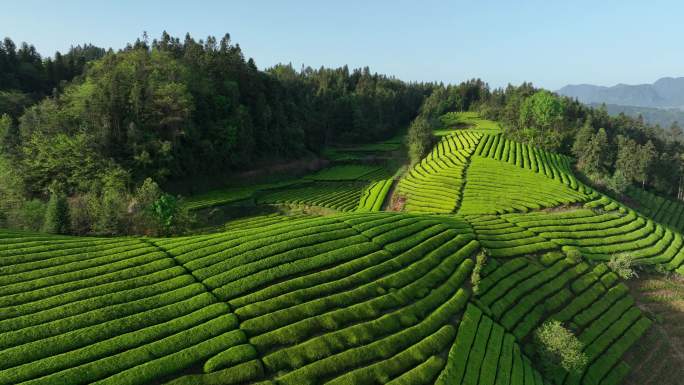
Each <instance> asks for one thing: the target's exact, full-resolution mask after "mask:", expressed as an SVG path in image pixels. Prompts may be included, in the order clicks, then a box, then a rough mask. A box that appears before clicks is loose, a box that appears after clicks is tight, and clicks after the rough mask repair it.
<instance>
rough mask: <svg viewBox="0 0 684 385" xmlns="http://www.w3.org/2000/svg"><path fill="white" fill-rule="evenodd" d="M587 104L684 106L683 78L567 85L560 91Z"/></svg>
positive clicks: (654, 106) (559, 91)
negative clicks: (629, 83)
mask: <svg viewBox="0 0 684 385" xmlns="http://www.w3.org/2000/svg"><path fill="white" fill-rule="evenodd" d="M557 92H558V93H559V94H561V95H565V96H570V97H573V98H577V99H578V100H579V101H580V102H582V103H586V104H592V103H599V104H600V103H606V104H616V105H622V106H635V107H652V108H684V77H680V78H662V79H659V80H658V81H656V82H655V83H653V84H638V85H628V84H618V85H616V86H612V87H603V86H595V85H591V84H579V85H568V86H565V87H563V88H561V89H560V90H558V91H557Z"/></svg>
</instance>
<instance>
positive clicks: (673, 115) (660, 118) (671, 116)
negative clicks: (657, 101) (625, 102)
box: [589, 103, 684, 128]
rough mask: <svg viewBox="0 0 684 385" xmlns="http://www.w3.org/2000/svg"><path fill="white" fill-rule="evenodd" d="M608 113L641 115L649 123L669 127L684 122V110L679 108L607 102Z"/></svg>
mask: <svg viewBox="0 0 684 385" xmlns="http://www.w3.org/2000/svg"><path fill="white" fill-rule="evenodd" d="M589 105H590V106H592V107H596V108H600V107H601V105H602V103H591V104H589ZM605 106H606V110H607V111H608V114H610V115H612V116H617V115H619V114H620V113H623V114H625V115H627V116H631V117H633V118H637V117H639V115H641V116H642V117H643V118H644V121H645V122H647V123H649V124H657V125H659V126H660V127H663V128H668V127H670V126H671V125H672V123H674V122H678V123H679V124H680V125H681V124H682V123H684V110H683V109H679V108H654V107H636V106H621V105H617V104H605Z"/></svg>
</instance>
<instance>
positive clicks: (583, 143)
mask: <svg viewBox="0 0 684 385" xmlns="http://www.w3.org/2000/svg"><path fill="white" fill-rule="evenodd" d="M592 136H594V127H592V125H591V119H587V121H586V122H584V125H583V126H582V128H580V130H579V131H578V132H577V135H576V136H575V142H574V143H573V145H572V154H573V155H575V157H576V158H577V159H581V158H582V157H583V156H584V153H585V152H586V151H587V150H588V147H589V142H591V138H592Z"/></svg>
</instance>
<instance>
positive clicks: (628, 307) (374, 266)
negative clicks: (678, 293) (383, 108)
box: [0, 117, 684, 385]
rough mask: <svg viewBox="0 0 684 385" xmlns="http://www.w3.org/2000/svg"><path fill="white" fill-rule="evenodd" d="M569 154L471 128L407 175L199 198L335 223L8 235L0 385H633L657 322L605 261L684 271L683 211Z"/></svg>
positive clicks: (318, 178) (354, 173)
mask: <svg viewBox="0 0 684 385" xmlns="http://www.w3.org/2000/svg"><path fill="white" fill-rule="evenodd" d="M470 119H475V117H470ZM392 148H395V147H392ZM364 150H367V151H371V150H372V148H366V149H364ZM572 162H573V161H572V159H570V158H567V157H564V156H560V155H557V154H554V153H549V152H546V151H541V150H538V149H535V148H533V147H530V146H527V145H523V144H521V143H517V142H514V141H511V140H508V139H506V138H504V136H503V135H502V134H500V133H498V132H497V131H496V130H495V129H493V128H488V129H476V130H469V129H459V130H456V131H450V132H445V133H444V135H443V136H441V140H440V141H439V143H438V144H437V145H436V146H435V147H434V149H433V150H432V152H431V153H430V154H429V155H428V156H427V157H425V159H423V160H422V161H421V162H419V163H417V164H416V165H414V166H413V167H410V168H408V169H407V170H406V172H404V173H403V174H401V175H399V174H396V175H397V176H396V177H393V176H392V175H393V174H394V172H392V171H391V170H388V169H386V168H384V166H378V165H369V164H344V165H333V166H332V167H330V168H328V169H325V170H323V171H320V172H317V173H315V174H312V175H310V176H307V177H304V178H302V179H301V180H299V181H297V182H296V183H292V182H287V183H283V184H274V185H264V186H261V187H255V188H243V189H239V190H238V189H236V190H235V191H234V194H233V195H231V194H230V193H226V194H224V195H221V194H219V193H215V194H213V195H207V196H206V197H205V198H204V200H203V199H195V200H193V201H192V202H191V204H192V205H193V206H194V207H195V208H196V209H200V208H206V207H212V206H215V205H219V204H225V203H232V202H235V201H241V200H244V199H248V200H251V204H256V205H292V206H298V205H299V206H302V205H304V206H320V207H326V208H329V209H332V210H335V211H336V213H334V214H332V215H303V214H302V215H295V216H283V215H278V214H268V215H258V216H253V217H250V218H244V219H240V220H236V221H232V222H229V223H228V224H226V226H225V230H224V231H220V232H214V233H210V234H201V235H190V236H184V237H173V238H147V237H140V238H85V237H81V238H79V237H68V236H53V235H44V234H36V233H23V232H13V231H9V230H0V384H90V383H94V384H117V385H118V384H175V385H184V384H260V385H314V384H335V385H342V384H359V385H361V384H392V385H399V384H406V385H408V384H416V385H417V384H440V385H454V384H483V385H484V384H486V385H509V384H510V385H531V384H534V385H542V384H567V385H579V384H588V385H617V384H621V383H624V381H628V379H629V378H630V376H631V375H633V374H632V373H631V372H632V366H633V365H630V363H633V362H634V360H632V361H630V363H628V362H627V361H626V360H625V359H624V358H625V357H627V356H628V355H630V354H631V355H634V354H638V351H639V349H638V347H639V346H640V344H641V341H642V340H643V339H642V336H643V335H644V334H645V333H648V332H649V330H650V328H651V327H653V325H652V324H653V322H654V321H655V320H654V319H652V317H651V316H650V313H646V312H644V311H642V310H640V307H639V306H637V305H638V303H637V301H636V300H635V297H634V296H633V295H632V292H631V291H630V287H629V286H628V283H627V282H625V281H623V280H622V279H621V278H619V277H618V275H617V274H616V273H615V272H613V271H612V270H611V268H610V267H609V266H608V263H607V262H608V261H609V260H610V259H611V257H613V256H615V255H619V254H625V253H628V254H629V255H631V256H632V257H633V258H634V259H635V260H636V261H637V262H638V263H639V264H642V265H647V266H653V267H654V268H657V269H658V271H661V272H669V274H674V275H677V274H681V275H684V241H683V239H682V234H681V233H680V232H679V230H680V229H681V225H680V223H681V221H680V220H678V219H677V220H674V219H670V218H671V217H670V216H667V215H660V216H659V215H658V213H659V212H662V211H668V212H676V213H679V212H680V211H681V210H680V208H678V206H674V205H672V204H670V203H667V202H656V201H654V200H653V199H651V198H649V197H648V196H640V197H639V198H640V200H642V201H644V202H645V203H644V205H645V206H646V207H648V208H649V210H650V211H648V212H646V213H643V212H641V211H635V210H634V209H633V208H630V207H627V206H625V205H623V204H621V203H620V202H617V201H614V200H612V199H611V198H609V197H607V196H605V195H603V194H601V193H600V192H598V191H595V190H594V189H592V188H590V187H589V186H586V185H584V184H583V183H582V182H581V181H579V180H578V179H577V178H576V177H575V175H574V174H573V169H572ZM393 199H394V200H397V199H398V200H400V201H402V202H403V205H401V206H400V207H399V208H398V209H397V210H399V212H396V211H383V210H387V207H388V206H389V205H388V203H389V202H390V201H391V200H393ZM395 208H396V206H395ZM644 215H654V217H652V218H649V217H646V216H644ZM663 218H667V219H668V220H667V221H666V220H664V219H663ZM485 256H486V258H483V257H485ZM483 261H484V262H483ZM474 272H476V275H477V277H478V278H477V279H475V278H473V277H474V276H475V275H474ZM552 320H555V321H560V322H561V323H562V324H563V325H564V326H565V327H567V329H569V330H570V331H572V333H573V334H574V335H575V336H576V337H577V339H578V340H579V341H580V342H581V343H582V353H583V354H584V357H585V358H586V364H585V365H584V366H583V367H582V368H580V369H579V370H576V371H571V372H568V371H565V370H562V369H560V368H555V369H553V370H549V369H548V368H546V367H544V366H543V365H541V363H540V360H539V359H538V356H537V355H538V352H537V350H536V342H535V330H537V329H538V328H539V327H540V326H541V325H543V324H545V323H546V322H547V321H552ZM646 353H647V352H644V354H646ZM666 358H667V357H663V359H666ZM679 379H681V378H679Z"/></svg>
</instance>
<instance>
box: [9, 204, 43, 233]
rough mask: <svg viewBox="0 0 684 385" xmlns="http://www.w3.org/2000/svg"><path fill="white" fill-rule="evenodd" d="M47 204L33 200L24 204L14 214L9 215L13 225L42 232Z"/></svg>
mask: <svg viewBox="0 0 684 385" xmlns="http://www.w3.org/2000/svg"><path fill="white" fill-rule="evenodd" d="M45 206H46V205H45V202H43V201H41V200H39V199H33V200H30V201H26V202H24V203H23V204H22V205H21V207H19V208H18V209H17V210H16V211H15V212H14V213H13V214H14V215H11V216H10V215H8V217H9V218H8V221H10V224H11V225H14V226H16V227H18V228H21V229H25V230H32V231H40V229H41V228H42V226H43V222H44V220H45Z"/></svg>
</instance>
